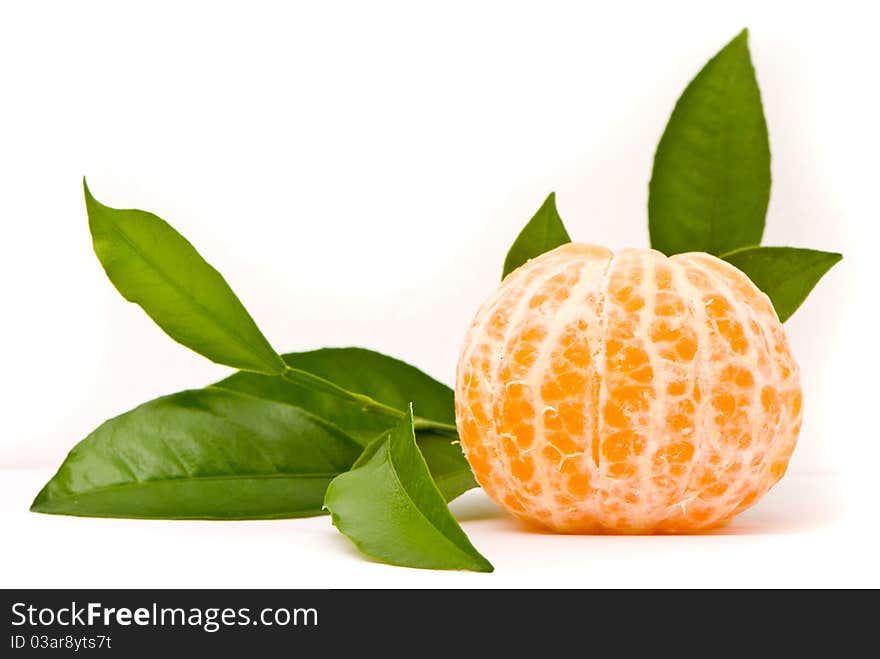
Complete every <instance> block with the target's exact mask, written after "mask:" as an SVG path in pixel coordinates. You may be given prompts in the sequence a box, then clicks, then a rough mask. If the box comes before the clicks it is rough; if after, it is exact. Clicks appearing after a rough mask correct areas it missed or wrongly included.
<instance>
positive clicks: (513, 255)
mask: <svg viewBox="0 0 880 659" xmlns="http://www.w3.org/2000/svg"><path fill="white" fill-rule="evenodd" d="M570 242H571V238H569V237H568V232H567V231H566V230H565V226H564V225H563V224H562V218H561V217H559V212H558V211H557V210H556V193H555V192H551V193H550V195H549V196H548V197H547V200H546V201H545V202H544V204H543V205H542V206H541V208H539V209H538V212H537V213H535V215H534V217H532V219H531V220H529V222H528V224H526V226H525V227H524V228H523V230H522V231H520V233H519V235H518V236H517V237H516V240H514V241H513V245H512V246H511V248H510V251H509V252H507V258H506V259H504V273H503V274H502V275H501V278H502V279H504V278H505V277H506V276H507V275H509V274H510V273H511V272H513V271H514V270H516V269H517V268H518V267H519V266H521V265H522V264H523V263H525V262H526V261H528V260H529V259H533V258H535V257H536V256H540V255H541V254H543V253H544V252H549V251H550V250H551V249H554V248H556V247H559V246H560V245H564V244H565V243H570ZM417 409H418V408H417Z"/></svg>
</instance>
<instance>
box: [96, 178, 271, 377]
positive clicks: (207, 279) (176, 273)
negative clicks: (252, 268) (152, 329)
mask: <svg viewBox="0 0 880 659" xmlns="http://www.w3.org/2000/svg"><path fill="white" fill-rule="evenodd" d="M83 187H84V188H85V197H86V209H87V211H88V215H89V228H90V230H91V232H92V240H93V242H94V247H95V254H97V256H98V259H99V260H100V261H101V265H103V266H104V270H105V271H106V273H107V276H108V277H109V278H110V281H112V282H113V285H114V286H116V288H117V290H119V292H120V293H121V294H122V296H123V297H124V298H125V299H126V300H129V301H130V302H134V303H136V304H138V305H140V306H141V307H142V308H143V310H144V311H146V312H147V314H148V315H149V316H150V318H152V319H153V320H154V321H155V322H156V324H157V325H159V327H161V328H162V329H163V330H164V331H165V332H166V333H167V334H168V335H169V336H170V337H171V338H172V339H174V340H175V341H177V342H178V343H181V344H183V345H185V346H186V347H187V348H190V349H192V350H194V351H196V352H197V353H199V354H200V355H204V356H205V357H207V358H208V359H210V360H211V361H214V362H217V363H220V364H226V365H228V366H233V367H235V368H241V369H245V370H249V371H258V372H260V373H269V374H274V375H280V374H281V373H283V372H284V370H285V364H284V362H283V360H282V359H281V357H280V356H279V355H278V354H277V353H276V352H275V350H274V349H273V348H272V346H271V345H270V344H269V342H268V341H267V340H266V337H264V336H263V334H262V332H260V330H259V328H258V327H257V325H256V323H255V322H254V320H253V318H251V316H250V314H249V313H248V312H247V310H246V309H245V308H244V306H243V305H242V303H241V302H240V301H239V299H238V298H237V297H236V295H235V293H233V291H232V289H231V288H230V287H229V284H227V283H226V280H224V279H223V277H222V276H221V275H220V273H219V272H217V271H216V270H215V269H214V268H213V267H212V266H211V265H210V264H209V263H208V262H207V261H205V259H203V258H202V257H201V255H199V253H198V252H197V251H196V250H195V248H194V247H193V246H192V245H191V244H190V243H189V241H188V240H187V239H186V238H184V237H183V236H181V235H180V234H179V233H178V232H177V231H175V230H174V229H173V228H172V227H171V225H169V224H168V223H167V222H165V221H164V220H162V219H160V218H158V217H156V216H155V215H153V214H152V213H147V212H145V211H141V210H118V209H115V208H109V207H108V206H104V205H103V204H101V203H100V202H98V201H97V200H96V199H95V198H94V197H93V196H92V194H91V192H89V188H88V186H87V185H85V181H83Z"/></svg>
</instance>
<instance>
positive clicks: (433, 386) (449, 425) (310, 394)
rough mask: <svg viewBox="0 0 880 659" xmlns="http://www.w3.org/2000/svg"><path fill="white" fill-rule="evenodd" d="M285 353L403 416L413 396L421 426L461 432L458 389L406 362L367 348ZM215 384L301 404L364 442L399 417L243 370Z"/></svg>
mask: <svg viewBox="0 0 880 659" xmlns="http://www.w3.org/2000/svg"><path fill="white" fill-rule="evenodd" d="M283 358H284V361H285V362H287V364H289V365H290V366H295V367H296V368H298V369H300V370H302V371H306V372H308V373H311V374H313V375H316V376H318V377H321V378H324V379H326V380H329V381H332V382H334V383H335V384H337V385H339V386H341V387H344V388H345V389H346V390H349V391H351V392H355V393H358V394H363V395H366V396H369V397H371V398H372V399H374V400H376V401H378V402H380V403H383V404H385V405H388V406H389V407H391V408H393V409H395V410H398V411H399V412H400V415H401V416H403V415H404V414H405V413H406V411H407V410H408V409H409V403H410V401H412V402H413V405H414V407H415V409H416V410H417V412H418V416H417V417H416V428H417V429H435V430H441V431H446V432H448V433H449V434H454V433H455V408H454V403H453V400H454V395H453V392H452V389H450V388H449V387H447V386H446V385H445V384H442V383H440V382H438V381H437V380H435V379H433V378H432V377H430V376H428V375H426V374H425V373H424V372H422V371H420V370H419V369H417V368H415V367H414V366H410V365H409V364H407V363H405V362H402V361H400V360H398V359H394V358H392V357H388V356H387V355H383V354H381V353H378V352H373V351H372V350H365V349H363V348H324V349H322V350H313V351H310V352H291V353H288V354H286V355H283ZM214 386H217V387H222V388H224V389H231V390H233V391H240V392H244V393H247V394H250V395H252V396H258V397H260V398H266V399H269V400H275V401H280V402H283V403H288V404H289V405H295V406H297V407H301V408H303V409H306V410H308V411H310V412H312V413H313V414H315V415H316V416H319V417H321V418H323V419H327V420H328V421H330V422H332V423H333V424H334V425H336V426H338V427H339V428H342V430H344V431H345V432H347V433H348V434H349V435H351V436H352V437H355V438H356V439H359V440H360V441H361V442H362V443H365V442H367V441H369V440H371V439H372V438H373V437H375V436H376V435H377V434H379V433H381V432H382V431H385V430H388V429H389V428H391V427H392V426H394V425H396V424H397V423H398V420H396V419H393V418H390V417H388V416H386V415H380V414H370V413H365V411H364V409H363V408H362V406H360V405H358V404H357V403H355V402H352V401H348V400H345V399H342V398H339V397H337V396H334V395H331V394H328V393H325V392H322V391H316V390H314V389H309V388H305V387H302V386H300V385H298V384H295V383H293V382H290V381H287V380H284V379H282V378H276V377H266V376H264V375H258V374H255V373H244V372H242V373H236V374H235V375H232V376H230V377H228V378H226V379H225V380H221V381H220V382H217V383H216V384H215V385H214Z"/></svg>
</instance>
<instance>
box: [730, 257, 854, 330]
mask: <svg viewBox="0 0 880 659" xmlns="http://www.w3.org/2000/svg"><path fill="white" fill-rule="evenodd" d="M721 258H723V259H724V260H725V261H727V262H728V263H731V264H732V265H735V266H736V267H737V268H739V269H740V270H742V271H743V272H744V273H746V275H748V276H749V279H751V280H752V281H753V282H754V283H755V286H757V287H758V288H760V289H761V290H762V291H764V292H765V293H766V294H767V297H769V298H770V301H771V302H773V307H774V308H775V309H776V314H777V315H778V316H779V320H780V321H782V322H785V321H786V320H788V318H789V317H790V316H791V315H792V314H793V313H794V312H795V311H797V308H798V307H799V306H801V303H802V302H803V301H804V300H805V299H806V297H807V295H809V294H810V291H811V290H813V287H814V286H815V285H816V284H817V283H819V280H820V279H821V278H822V276H823V275H824V274H825V273H826V272H828V270H830V269H831V267H832V266H833V265H834V264H835V263H837V262H838V261H840V260H841V259H842V258H843V255H842V254H837V253H834V252H821V251H819V250H815V249H800V248H796V247H747V248H745V249H740V250H737V251H735V252H730V253H729V254H724V255H723V256H722V257H721Z"/></svg>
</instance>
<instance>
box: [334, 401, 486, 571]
mask: <svg viewBox="0 0 880 659" xmlns="http://www.w3.org/2000/svg"><path fill="white" fill-rule="evenodd" d="M411 414H412V413H411V412H410V414H409V415H408V418H407V419H406V420H404V421H402V422H401V423H399V424H398V425H397V426H395V427H394V428H393V429H392V430H391V431H390V432H389V434H388V436H387V438H385V439H383V440H381V441H379V443H378V444H376V445H375V446H373V447H371V450H370V451H369V452H368V454H367V455H366V456H365V457H364V459H362V460H359V461H358V465H357V466H356V467H355V468H354V469H352V470H351V471H349V472H347V473H345V474H342V475H341V476H337V477H336V478H335V479H334V480H333V482H332V483H330V486H329V487H328V488H327V496H326V498H325V502H324V504H325V506H326V507H327V508H328V509H329V510H330V514H331V516H332V519H333V524H334V525H335V526H336V528H338V529H339V530H340V531H341V532H342V533H343V534H344V535H345V536H347V537H348V538H349V539H350V540H351V541H352V542H353V543H354V545H355V546H356V547H358V549H360V550H361V551H362V552H363V553H365V554H367V555H368V556H372V557H374V558H377V559H379V560H381V561H384V562H386V563H391V564H394V565H404V566H409V567H420V568H430V569H438V570H441V569H443V570H474V571H477V572H491V571H492V569H493V568H492V565H491V564H490V563H489V561H487V560H486V559H485V558H484V557H483V556H482V555H481V554H480V553H479V552H478V551H477V550H476V549H475V548H474V546H473V545H472V544H471V542H470V540H468V537H467V536H466V535H465V533H464V531H462V529H461V527H460V526H459V525H458V522H456V521H455V518H454V517H453V516H452V514H451V513H450V512H449V509H448V508H447V507H446V502H445V501H444V500H443V496H442V495H441V493H440V491H439V490H438V489H437V486H436V485H435V484H434V481H433V480H432V479H431V475H430V473H429V471H428V466H427V465H426V464H425V460H424V458H423V457H422V454H421V453H420V452H419V449H418V447H417V445H416V442H415V435H414V434H413V426H412V416H411Z"/></svg>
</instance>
